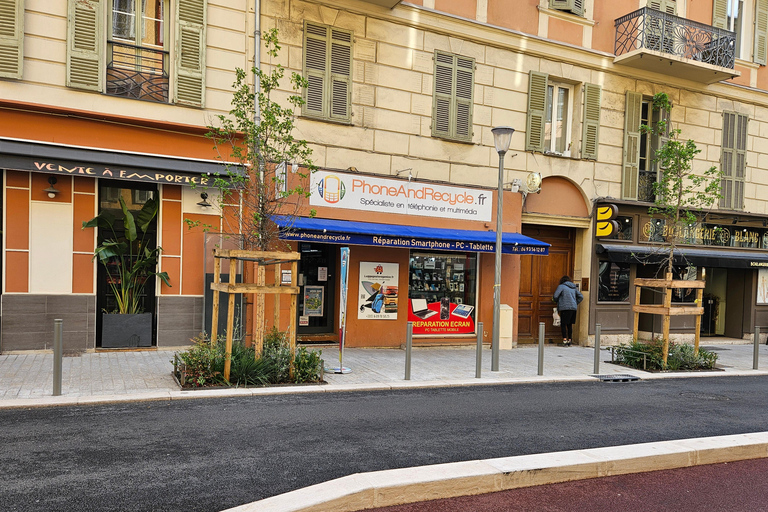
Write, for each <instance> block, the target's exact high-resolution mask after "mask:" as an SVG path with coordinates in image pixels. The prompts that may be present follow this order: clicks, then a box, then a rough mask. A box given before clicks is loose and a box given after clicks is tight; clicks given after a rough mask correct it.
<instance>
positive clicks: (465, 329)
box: [408, 297, 475, 335]
mask: <svg viewBox="0 0 768 512" xmlns="http://www.w3.org/2000/svg"><path fill="white" fill-rule="evenodd" d="M408 306H409V307H408V321H409V322H413V334H431V335H443V334H474V332H475V320H474V318H473V316H474V315H472V312H473V311H474V309H475V308H474V306H470V305H468V304H453V303H451V302H450V300H449V299H448V298H447V297H443V298H442V299H441V300H440V301H438V302H427V300H426V299H409V300H408Z"/></svg>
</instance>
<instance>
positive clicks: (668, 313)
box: [632, 274, 706, 365]
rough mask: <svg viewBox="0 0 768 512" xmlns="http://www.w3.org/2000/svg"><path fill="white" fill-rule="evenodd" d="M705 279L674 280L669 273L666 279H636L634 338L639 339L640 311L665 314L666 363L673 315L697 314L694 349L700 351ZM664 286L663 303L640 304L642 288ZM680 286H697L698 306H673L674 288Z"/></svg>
mask: <svg viewBox="0 0 768 512" xmlns="http://www.w3.org/2000/svg"><path fill="white" fill-rule="evenodd" d="M705 285H706V282H705V281H686V280H682V279H678V280H673V279H672V274H667V277H666V279H641V278H637V279H635V304H634V305H633V306H632V311H633V312H634V314H635V323H634V328H633V330H632V335H633V337H634V339H637V330H638V324H639V322H640V313H649V314H651V315H664V322H663V324H662V325H663V328H662V331H663V336H664V338H663V340H662V343H663V344H664V346H663V357H664V364H665V365H666V364H667V356H668V355H669V321H670V317H672V316H683V315H695V316H696V333H695V339H694V351H695V353H696V354H698V353H699V337H700V331H701V315H703V314H704V306H703V305H702V301H701V300H702V297H703V295H704V286H705ZM643 287H646V288H662V289H663V290H664V303H663V304H640V288H643ZM680 288H696V304H698V306H673V305H672V290H674V289H680Z"/></svg>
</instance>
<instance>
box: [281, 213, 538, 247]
mask: <svg viewBox="0 0 768 512" xmlns="http://www.w3.org/2000/svg"><path fill="white" fill-rule="evenodd" d="M273 220H274V221H275V223H276V224H277V225H278V226H280V227H281V228H283V229H285V230H286V231H283V232H282V233H281V234H280V238H281V239H283V240H297V241H301V242H325V243H332V244H351V245H375V246H377V247H397V248H403V249H421V250H428V251H468V252H494V251H495V250H496V247H495V245H496V232H495V231H470V230H467V229H445V228H424V227H416V226H400V225H396V224H376V223H373V222H354V221H351V220H329V219H317V218H307V217H273ZM501 240H502V243H501V251H502V252H503V253H504V254H538V255H540V256H546V255H548V254H549V244H548V243H546V242H541V241H539V240H534V239H533V238H530V237H527V236H524V235H521V234H520V233H503V234H502V239H501Z"/></svg>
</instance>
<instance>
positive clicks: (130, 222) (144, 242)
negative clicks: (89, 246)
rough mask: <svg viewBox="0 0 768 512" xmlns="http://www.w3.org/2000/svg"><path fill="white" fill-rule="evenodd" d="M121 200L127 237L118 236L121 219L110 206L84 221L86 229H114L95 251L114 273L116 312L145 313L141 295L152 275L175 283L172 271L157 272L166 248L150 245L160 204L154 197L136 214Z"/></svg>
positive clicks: (94, 255) (110, 285)
mask: <svg viewBox="0 0 768 512" xmlns="http://www.w3.org/2000/svg"><path fill="white" fill-rule="evenodd" d="M119 201H120V208H121V210H122V214H123V219H122V224H123V227H124V230H125V233H124V235H123V236H118V235H117V232H116V224H117V221H118V219H117V218H116V217H115V216H114V214H112V212H111V211H109V210H107V209H104V210H102V211H101V212H100V213H99V214H98V215H97V216H96V217H94V218H93V219H91V220H89V221H87V222H83V229H86V228H97V227H98V228H104V229H108V230H109V231H111V232H112V237H111V238H105V239H103V240H99V245H98V246H97V247H96V249H95V250H94V251H93V259H97V258H98V259H99V261H101V263H102V264H103V265H104V266H105V267H106V268H107V273H108V274H109V275H110V278H109V279H108V281H107V282H108V283H109V287H110V290H111V291H112V293H113V294H114V296H115V300H116V302H117V311H115V312H116V313H121V314H135V313H142V312H143V310H142V306H141V298H142V296H143V295H144V287H145V286H146V284H147V280H148V279H149V278H150V277H151V276H157V277H159V278H160V279H161V280H162V281H163V283H165V285H166V286H171V283H170V281H169V279H168V273H167V272H157V260H158V258H159V257H160V252H161V251H162V248H161V247H154V248H152V247H150V245H151V237H147V230H148V228H149V225H150V224H151V223H152V220H153V219H154V218H155V217H157V211H158V203H157V201H155V200H154V198H151V199H149V200H148V201H147V202H146V203H144V206H142V208H141V210H140V211H139V212H138V213H137V214H135V215H134V213H133V212H131V211H129V210H128V207H127V206H126V204H125V201H124V200H123V198H122V197H120V199H119ZM139 232H141V237H139ZM115 274H116V277H115Z"/></svg>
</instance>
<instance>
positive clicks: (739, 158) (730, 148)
mask: <svg viewBox="0 0 768 512" xmlns="http://www.w3.org/2000/svg"><path fill="white" fill-rule="evenodd" d="M747 121H748V118H747V116H745V115H743V114H739V113H736V112H723V145H722V149H721V153H720V170H721V171H722V173H723V177H722V180H721V182H720V186H721V190H720V194H721V195H722V197H721V198H720V208H724V209H727V210H741V209H743V208H744V178H745V176H746V170H747Z"/></svg>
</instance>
